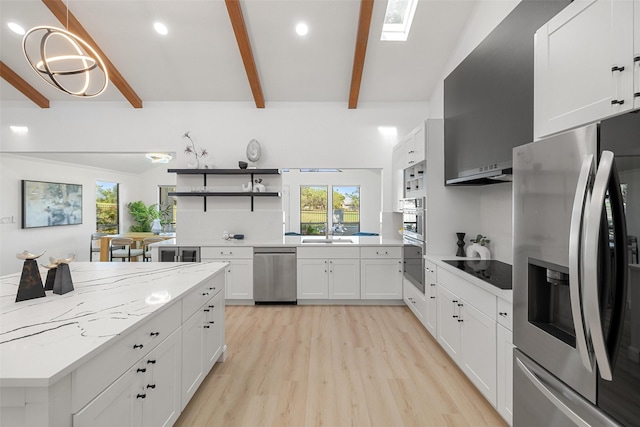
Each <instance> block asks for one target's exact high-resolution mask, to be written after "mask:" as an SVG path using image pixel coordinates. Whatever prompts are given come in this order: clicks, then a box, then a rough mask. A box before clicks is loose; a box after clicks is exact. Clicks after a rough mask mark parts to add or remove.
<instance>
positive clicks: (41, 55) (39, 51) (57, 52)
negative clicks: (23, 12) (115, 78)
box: [22, 26, 109, 98]
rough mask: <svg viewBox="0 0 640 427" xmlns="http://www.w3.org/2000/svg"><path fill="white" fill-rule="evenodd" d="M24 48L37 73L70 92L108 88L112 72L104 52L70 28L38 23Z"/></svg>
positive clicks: (95, 92) (82, 94)
mask: <svg viewBox="0 0 640 427" xmlns="http://www.w3.org/2000/svg"><path fill="white" fill-rule="evenodd" d="M22 50H23V52H24V56H25V58H26V59H27V62H28V63H29V65H31V68H33V70H34V71H35V72H36V74H37V75H39V76H40V77H41V78H42V79H43V80H44V81H46V82H47V83H49V84H50V85H51V86H53V87H55V88H56V89H59V90H61V91H63V92H65V93H67V94H69V95H72V96H78V97H85V98H91V97H94V96H98V95H100V94H101V93H103V92H104V91H105V90H106V89H107V84H108V82H109V75H108V72H107V67H106V66H105V64H104V61H103V60H102V58H101V57H100V55H98V53H97V52H96V51H95V49H94V48H93V47H91V46H90V45H89V44H88V43H87V42H85V41H84V40H82V39H81V38H80V37H78V36H76V35H75V34H73V33H71V32H69V31H67V30H63V29H62V28H56V27H49V26H39V27H34V28H32V29H30V30H29V31H27V33H26V34H25V35H24V37H23V39H22ZM92 77H93V78H92Z"/></svg>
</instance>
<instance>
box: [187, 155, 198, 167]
mask: <svg viewBox="0 0 640 427" xmlns="http://www.w3.org/2000/svg"><path fill="white" fill-rule="evenodd" d="M198 168H200V160H199V159H198V158H197V157H196V158H194V159H191V158H190V159H189V160H187V169H198Z"/></svg>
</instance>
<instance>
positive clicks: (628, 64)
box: [534, 0, 640, 138]
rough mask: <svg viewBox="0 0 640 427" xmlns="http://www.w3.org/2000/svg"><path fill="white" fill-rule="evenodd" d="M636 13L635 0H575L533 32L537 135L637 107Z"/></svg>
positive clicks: (639, 30) (639, 49)
mask: <svg viewBox="0 0 640 427" xmlns="http://www.w3.org/2000/svg"><path fill="white" fill-rule="evenodd" d="M639 17H640V1H639V0H576V1H574V2H573V3H571V4H570V5H569V6H567V7H566V8H565V9H563V10H562V11H561V12H560V13H558V14H557V15H556V16H555V17H553V18H552V19H551V20H549V22H547V23H546V24H545V25H544V26H542V27H541V28H540V29H539V30H538V31H537V32H536V35H535V57H534V82H535V83H534V87H535V92H534V93H535V95H534V134H535V137H536V138H541V137H544V136H547V135H550V134H554V133H557V132H561V131H564V130H567V129H570V128H574V127H576V126H580V125H584V124H587V123H591V122H594V121H598V120H601V119H604V118H606V117H610V116H614V115H617V114H620V113H623V112H625V111H629V110H631V109H634V108H639V107H640V99H639V97H640V93H639V92H640V89H639V88H640V73H639V69H640V54H639V53H640V19H639ZM634 29H635V31H634ZM634 32H635V35H634Z"/></svg>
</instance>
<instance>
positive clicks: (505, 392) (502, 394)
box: [496, 298, 514, 425]
mask: <svg viewBox="0 0 640 427" xmlns="http://www.w3.org/2000/svg"><path fill="white" fill-rule="evenodd" d="M512 324H513V316H512V304H511V303H510V302H508V301H505V300H503V299H501V298H498V330H497V335H498V337H497V338H498V350H497V351H498V400H497V403H496V409H497V410H498V413H499V414H500V415H501V416H502V418H504V419H505V420H506V421H507V422H508V423H509V425H511V424H512V422H513V349H514V345H513V333H512Z"/></svg>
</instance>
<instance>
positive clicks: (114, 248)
mask: <svg viewBox="0 0 640 427" xmlns="http://www.w3.org/2000/svg"><path fill="white" fill-rule="evenodd" d="M133 245H134V241H133V239H132V238H130V237H114V238H113V239H111V242H110V244H109V261H113V259H114V258H120V260H121V261H124V260H125V259H126V260H127V261H129V262H131V258H135V257H139V256H144V250H143V249H137V248H134V247H133Z"/></svg>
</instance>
